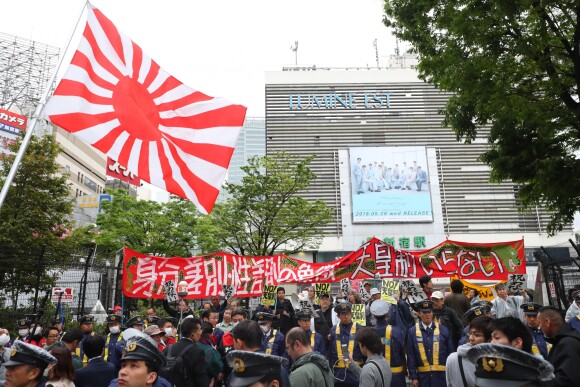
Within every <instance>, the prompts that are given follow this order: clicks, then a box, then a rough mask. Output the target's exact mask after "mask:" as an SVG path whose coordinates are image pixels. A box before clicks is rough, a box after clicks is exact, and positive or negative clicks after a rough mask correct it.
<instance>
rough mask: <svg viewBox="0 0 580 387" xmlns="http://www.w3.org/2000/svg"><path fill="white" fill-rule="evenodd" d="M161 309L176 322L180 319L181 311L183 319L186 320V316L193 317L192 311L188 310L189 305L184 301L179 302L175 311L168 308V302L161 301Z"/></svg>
mask: <svg viewBox="0 0 580 387" xmlns="http://www.w3.org/2000/svg"><path fill="white" fill-rule="evenodd" d="M163 309H165V311H166V312H167V314H168V315H170V316H171V317H173V318H176V319H178V320H179V318H180V317H181V311H182V310H183V318H186V317H187V316H193V311H192V310H191V309H189V304H188V302H187V300H186V299H183V300H179V304H178V305H177V309H173V308H172V307H171V306H169V302H167V300H163Z"/></svg>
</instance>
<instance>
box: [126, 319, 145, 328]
mask: <svg viewBox="0 0 580 387" xmlns="http://www.w3.org/2000/svg"><path fill="white" fill-rule="evenodd" d="M144 324H145V321H144V320H143V317H141V316H134V317H131V318H130V319H129V321H127V328H133V329H137V330H139V331H143V325H144Z"/></svg>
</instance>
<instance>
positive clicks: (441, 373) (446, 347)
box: [407, 301, 453, 387]
mask: <svg viewBox="0 0 580 387" xmlns="http://www.w3.org/2000/svg"><path fill="white" fill-rule="evenodd" d="M417 307H418V309H419V310H420V311H433V302H431V301H421V302H419V303H417ZM427 328H428V329H426V328H425V327H424V326H423V323H422V322H418V323H417V324H416V325H415V326H414V327H411V328H409V331H408V341H407V366H408V369H409V379H411V380H413V379H418V380H419V386H421V387H446V385H447V383H446V380H445V363H446V362H447V356H449V354H451V353H452V352H453V343H452V342H451V335H450V334H449V331H448V330H447V328H445V327H444V326H443V325H440V324H438V323H436V322H434V321H432V322H431V324H430V325H429V327H427Z"/></svg>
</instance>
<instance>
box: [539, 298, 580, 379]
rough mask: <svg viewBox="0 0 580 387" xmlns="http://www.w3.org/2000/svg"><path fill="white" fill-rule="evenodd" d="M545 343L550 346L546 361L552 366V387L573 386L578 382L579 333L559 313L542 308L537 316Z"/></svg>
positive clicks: (550, 308)
mask: <svg viewBox="0 0 580 387" xmlns="http://www.w3.org/2000/svg"><path fill="white" fill-rule="evenodd" d="M538 320H540V328H541V329H542V331H544V335H545V336H546V341H547V342H548V343H551V344H552V349H551V350H550V353H549V354H548V361H549V362H550V363H552V365H553V366H554V375H555V376H556V379H555V380H554V386H556V387H560V386H574V385H577V384H576V383H578V381H579V380H580V367H579V366H578V365H579V364H580V333H578V332H576V331H575V330H574V329H572V328H571V327H570V325H568V323H566V322H565V321H564V319H563V318H562V314H560V311H559V310H558V309H556V308H554V307H553V306H544V307H543V308H541V309H540V313H539V314H538Z"/></svg>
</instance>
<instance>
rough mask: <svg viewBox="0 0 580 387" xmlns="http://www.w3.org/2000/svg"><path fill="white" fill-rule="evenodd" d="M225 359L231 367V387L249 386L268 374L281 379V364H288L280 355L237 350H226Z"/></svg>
mask: <svg viewBox="0 0 580 387" xmlns="http://www.w3.org/2000/svg"><path fill="white" fill-rule="evenodd" d="M226 359H227V361H228V364H229V365H230V367H231V368H232V373H231V378H230V386H231V387H244V386H250V385H252V384H254V383H256V382H257V381H259V380H261V379H262V378H264V377H266V376H269V375H273V376H277V377H278V378H279V379H281V374H282V366H283V365H286V364H288V360H287V359H285V358H283V357H280V356H274V355H266V354H265V353H261V352H249V351H237V350H234V351H230V352H228V354H227V355H226Z"/></svg>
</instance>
